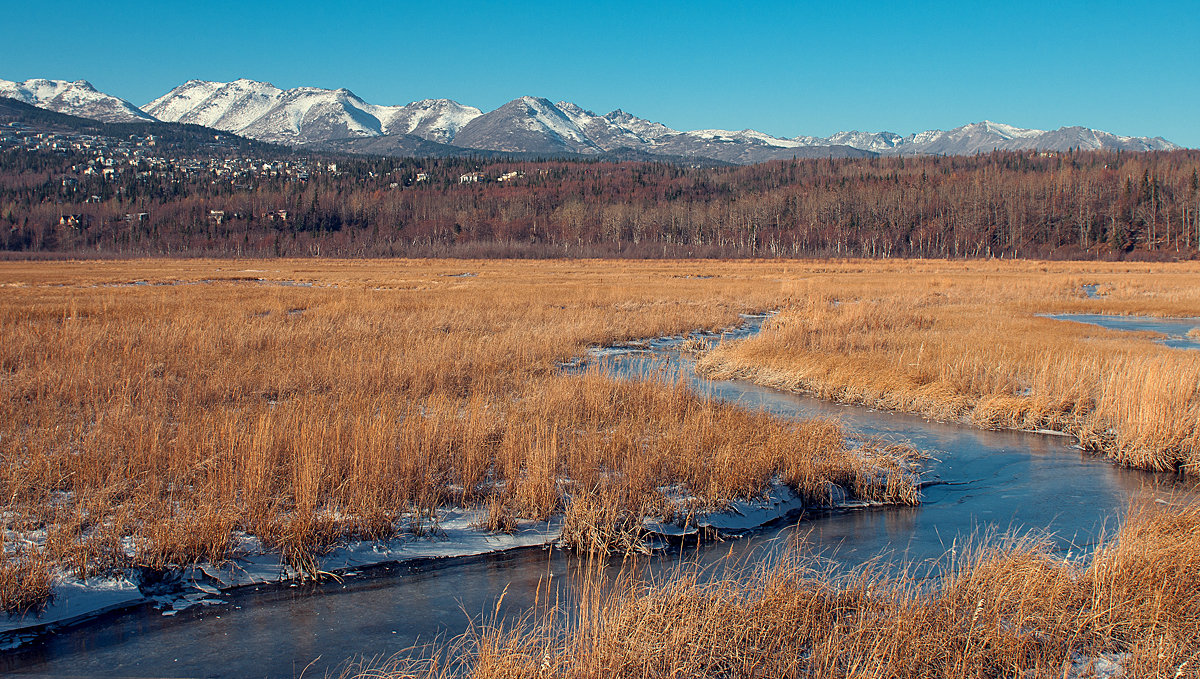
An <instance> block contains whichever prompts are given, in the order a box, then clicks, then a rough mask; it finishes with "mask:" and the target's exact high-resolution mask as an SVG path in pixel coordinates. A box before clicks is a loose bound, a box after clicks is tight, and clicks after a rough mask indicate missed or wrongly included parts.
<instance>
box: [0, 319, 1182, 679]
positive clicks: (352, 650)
mask: <svg viewBox="0 0 1200 679" xmlns="http://www.w3.org/2000/svg"><path fill="white" fill-rule="evenodd" d="M761 322H762V319H761V318H751V319H748V322H747V325H746V326H745V327H744V328H742V329H740V330H739V331H737V332H736V333H732V334H733V335H735V336H744V335H746V334H750V333H753V332H755V331H757V328H758V325H759V324H760V323H761ZM677 344H678V342H677V341H671V340H665V341H662V340H660V341H655V342H651V343H649V344H647V345H646V346H644V347H640V348H637V349H633V350H607V351H604V352H600V353H602V354H603V360H604V364H605V365H606V366H607V369H608V370H610V371H612V372H613V373H615V374H618V375H621V376H625V377H636V376H648V377H651V378H663V379H674V377H673V376H674V375H679V374H682V375H683V377H684V379H687V380H688V381H689V382H690V383H691V384H692V385H693V386H694V387H695V388H696V389H698V390H699V391H701V392H703V393H706V394H709V395H712V396H715V397H719V398H724V399H728V400H732V401H737V402H739V403H741V404H743V405H744V406H746V407H749V408H763V409H766V410H768V411H770V412H773V413H776V414H778V415H781V416H784V417H797V418H807V417H813V416H825V417H836V418H839V419H840V420H841V421H842V422H843V423H844V425H845V427H846V429H847V430H849V431H851V432H854V433H856V434H864V435H881V436H887V437H893V438H896V439H900V440H907V441H909V442H911V443H912V444H914V445H915V446H917V447H919V448H921V449H923V450H925V451H927V452H928V453H929V454H930V455H931V456H932V457H933V458H935V459H931V460H930V461H929V462H928V466H929V472H928V473H927V477H926V478H927V480H930V481H933V482H934V483H933V485H930V486H929V487H927V488H926V489H925V493H924V503H923V504H922V505H921V506H920V507H913V508H885V509H860V510H845V511H836V512H825V513H815V514H811V515H809V516H807V517H805V518H803V519H802V520H801V521H799V522H798V523H795V524H791V525H777V526H774V527H770V528H767V529H764V530H761V531H758V532H756V533H754V534H752V535H750V536H748V537H746V538H744V539H741V540H736V541H728V542H718V543H715V544H710V545H705V546H702V547H700V548H699V549H697V548H696V547H695V546H694V545H693V546H688V547H686V548H685V549H684V551H685V552H686V558H696V559H699V560H701V561H713V560H717V559H720V558H722V557H724V556H725V555H727V554H729V553H730V551H731V550H732V551H733V552H734V554H735V556H738V555H740V556H742V557H744V558H762V557H763V555H766V554H770V553H772V552H773V551H777V550H779V549H782V548H783V545H785V544H786V543H787V542H788V538H799V539H802V540H803V541H804V542H806V544H807V545H808V546H809V547H810V548H811V549H813V550H817V551H819V552H821V553H823V554H824V555H826V556H829V557H832V558H834V559H836V560H838V561H841V562H843V563H847V564H858V563H861V562H863V561H864V560H867V559H871V558H874V557H876V556H878V555H880V554H883V555H885V556H886V557H888V558H893V559H910V560H914V559H919V560H924V559H934V558H938V557H941V556H943V555H945V554H946V553H947V551H949V550H950V549H952V548H954V547H956V546H957V545H961V544H962V543H963V540H964V539H966V538H969V537H970V536H972V535H975V534H978V533H981V532H984V531H987V530H989V529H999V530H1006V529H1009V528H1013V529H1017V530H1046V529H1049V530H1050V531H1053V532H1054V533H1055V534H1056V535H1057V537H1056V538H1055V540H1056V543H1057V544H1058V545H1059V547H1060V549H1061V550H1062V552H1063V553H1064V555H1065V554H1067V553H1074V554H1078V553H1079V552H1080V551H1081V550H1086V549H1088V547H1089V545H1091V544H1093V543H1094V541H1095V539H1096V538H1097V536H1098V535H1099V534H1100V532H1101V531H1102V530H1103V528H1104V527H1105V526H1106V525H1107V526H1108V527H1109V528H1111V527H1113V526H1114V525H1115V524H1116V522H1117V520H1118V519H1119V517H1120V515H1121V514H1122V512H1123V510H1124V509H1125V508H1126V507H1127V506H1128V503H1129V501H1130V499H1131V498H1135V497H1139V496H1145V495H1152V494H1157V493H1160V492H1165V489H1164V490H1159V488H1160V487H1161V486H1164V485H1168V486H1169V485H1171V484H1173V482H1174V479H1173V477H1168V476H1163V475H1153V474H1148V473H1143V472H1136V471H1130V470H1125V469H1119V468H1116V467H1114V466H1112V465H1111V464H1109V463H1108V462H1106V461H1104V460H1102V459H1098V458H1094V457H1092V456H1089V455H1086V454H1083V453H1081V452H1080V451H1079V450H1078V449H1076V448H1074V447H1073V443H1074V442H1073V440H1072V439H1070V438H1066V437H1061V436H1052V435H1044V434H1034V433H1026V432H1015V431H982V430H976V429H971V428H968V427H964V426H958V425H953V424H942V423H936V422H928V421H926V420H924V419H922V418H920V417H915V416H911V415H903V414H893V413H881V412H875V411H872V410H869V409H866V408H861V407H854V406H840V405H835V404H831V403H827V402H823V401H819V400H816V399H812V398H807V397H804V396H797V395H794V394H787V393H781V392H778V391H775V390H772V389H768V388H763V387H759V386H756V385H753V384H748V383H744V382H706V381H703V380H699V379H697V378H695V376H694V375H693V373H692V359H691V358H690V356H688V355H686V354H680V353H679V352H678V351H676V350H675V346H676V345H677ZM681 558H683V557H682V556H681V554H680V550H679V549H667V550H664V551H663V552H661V553H659V555H658V556H655V557H650V558H644V559H642V560H641V561H640V562H639V564H638V567H639V568H643V569H648V570H650V571H656V572H662V571H664V569H668V568H670V567H672V566H673V565H674V564H676V563H678V561H679V560H680V559H681ZM617 565H618V564H617V563H616V562H614V564H613V568H614V569H615V568H616V567H617ZM577 567H578V566H577V564H576V563H574V562H573V560H572V557H571V556H570V555H568V554H564V553H563V552H562V551H560V550H543V549H540V548H534V549H529V550H524V551H517V552H509V553H506V554H500V555H494V556H488V557H475V558H470V559H466V560H457V561H454V560H451V561H447V560H441V561H428V562H424V563H417V564H409V565H405V566H393V567H388V568H380V569H374V570H370V571H363V572H362V573H361V574H360V575H358V576H357V577H350V578H346V579H345V581H344V582H342V583H337V582H326V583H321V584H315V585H300V586H287V585H282V586H281V585H272V586H260V587H257V588H247V589H245V590H239V591H235V592H233V593H227V594H223V595H222V597H221V598H222V599H223V600H224V601H225V603H222V604H219V605H215V606H198V607H195V608H191V609H188V610H185V611H182V612H180V613H179V614H178V615H175V616H173V617H164V616H163V615H162V614H161V612H160V611H158V610H156V609H154V608H152V607H150V606H143V607H139V608H137V609H134V610H131V611H128V612H125V613H121V614H117V615H111V616H108V617H105V618H103V619H101V620H98V621H95V622H92V623H89V624H87V625H84V626H81V627H79V628H77V629H73V630H68V631H65V632H62V633H60V634H57V635H53V636H51V637H48V638H47V639H45V640H42V641H39V642H36V643H34V644H32V645H30V646H27V647H24V648H21V649H18V650H15V651H10V652H8V653H6V654H3V655H0V674H3V675H6V676H25V677H28V676H47V677H49V676H54V677H71V676H89V677H293V676H297V675H299V674H300V672H301V671H302V670H303V669H304V667H305V665H307V664H308V663H309V662H310V661H314V660H315V662H314V664H313V665H312V667H310V668H309V669H308V670H307V671H306V672H305V676H307V677H322V676H324V675H325V673H326V672H327V671H329V670H330V669H331V668H335V667H337V666H338V665H339V664H341V663H342V662H343V661H345V660H346V659H347V658H349V657H352V656H361V655H367V656H375V655H380V654H384V655H387V654H391V653H394V652H396V651H400V650H402V649H404V648H406V647H408V646H411V645H412V644H414V643H417V642H419V641H421V642H424V641H431V640H433V639H434V638H435V637H437V636H438V635H441V636H443V637H445V636H454V635H457V634H459V633H460V632H462V631H464V630H465V629H466V627H467V624H468V619H467V614H471V615H473V616H476V617H478V616H479V615H480V614H482V613H484V612H488V613H490V612H491V611H492V610H493V609H494V608H495V606H496V601H497V599H498V598H499V596H500V594H501V592H502V591H504V590H505V588H507V594H506V595H505V596H504V599H503V605H502V606H501V607H500V613H501V615H502V616H505V615H520V614H522V613H524V612H525V611H527V610H528V609H529V607H530V606H531V605H532V603H533V599H534V595H535V592H536V591H537V590H538V587H539V583H542V585H541V586H542V591H543V593H544V591H545V583H544V581H545V579H546V578H547V577H548V576H552V577H553V581H554V582H558V583H562V582H568V583H569V582H570V581H571V580H572V578H573V577H574V572H575V570H576V568H577Z"/></svg>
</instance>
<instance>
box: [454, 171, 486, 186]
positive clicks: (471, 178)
mask: <svg viewBox="0 0 1200 679" xmlns="http://www.w3.org/2000/svg"><path fill="white" fill-rule="evenodd" d="M481 179H483V174H482V173H479V172H468V173H466V174H464V175H461V176H459V178H458V183H459V184H478V183H479V181H480V180H481Z"/></svg>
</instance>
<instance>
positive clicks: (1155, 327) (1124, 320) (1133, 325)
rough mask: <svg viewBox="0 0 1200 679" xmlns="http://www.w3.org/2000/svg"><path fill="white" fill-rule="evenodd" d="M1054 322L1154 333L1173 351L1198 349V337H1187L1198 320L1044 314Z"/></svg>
mask: <svg viewBox="0 0 1200 679" xmlns="http://www.w3.org/2000/svg"><path fill="white" fill-rule="evenodd" d="M1045 317H1046V318H1053V319H1054V320H1056V321H1074V322H1076V323H1087V324H1088V325H1098V326H1100V327H1102V328H1108V329H1109V330H1123V331H1125V332H1155V333H1159V334H1161V335H1164V337H1163V338H1162V339H1160V340H1157V341H1158V342H1159V343H1160V344H1165V345H1166V346H1168V347H1173V348H1175V349H1200V337H1194V336H1189V335H1188V333H1189V332H1191V331H1192V330H1197V329H1200V318H1158V317H1155V316H1108V315H1105V314H1045Z"/></svg>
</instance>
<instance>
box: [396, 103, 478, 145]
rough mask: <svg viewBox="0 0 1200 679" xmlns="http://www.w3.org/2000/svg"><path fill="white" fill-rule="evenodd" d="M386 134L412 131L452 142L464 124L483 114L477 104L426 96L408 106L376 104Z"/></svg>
mask: <svg viewBox="0 0 1200 679" xmlns="http://www.w3.org/2000/svg"><path fill="white" fill-rule="evenodd" d="M375 110H376V116H377V117H378V118H379V121H380V123H381V124H382V126H383V133H384V134H411V135H415V136H418V137H421V138H422V139H428V140H430V141H436V142H441V143H443V144H447V143H450V142H451V141H452V140H453V139H454V137H455V135H457V134H458V131H459V130H461V129H462V128H463V126H464V125H466V124H467V123H469V122H471V121H472V120H474V119H475V118H478V117H479V116H481V115H483V111H480V110H479V109H477V108H475V107H474V106H463V105H462V104H460V103H458V102H457V101H453V100H450V99H422V100H421V101H414V102H412V103H411V104H406V105H404V106H376V107H375Z"/></svg>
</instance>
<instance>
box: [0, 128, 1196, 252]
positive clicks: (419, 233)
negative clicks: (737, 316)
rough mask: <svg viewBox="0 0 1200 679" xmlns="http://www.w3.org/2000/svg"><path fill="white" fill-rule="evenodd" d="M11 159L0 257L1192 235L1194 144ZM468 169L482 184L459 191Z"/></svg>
mask: <svg viewBox="0 0 1200 679" xmlns="http://www.w3.org/2000/svg"><path fill="white" fill-rule="evenodd" d="M20 153H21V154H23V155H20V156H18V155H17V154H16V152H12V153H6V154H3V155H0V248H3V249H5V250H9V251H16V252H26V253H32V252H61V253H70V254H80V253H101V254H180V255H187V254H221V255H316V254H320V255H342V256H391V255H467V256H604V255H625V256H743V257H758V256H808V255H839V256H866V257H897V256H905V257H907V256H920V257H998V256H1043V257H1114V256H1120V257H1130V256H1133V257H1164V258H1165V257H1192V256H1194V255H1195V254H1196V253H1197V249H1198V246H1200V220H1197V215H1198V214H1200V178H1198V174H1197V173H1198V168H1200V152H1197V151H1176V152H1157V153H1113V152H1067V153H1029V152H996V153H991V154H986V155H979V156H969V157H916V158H911V157H910V158H872V159H820V160H792V161H778V162H771V163H763V164H760V165H753V166H746V167H721V168H684V167H680V166H677V165H672V164H667V163H619V164H617V163H600V162H581V161H553V160H548V161H540V162H513V161H495V160H481V159H466V160H464V159H441V160H437V159H429V160H420V161H418V160H411V159H410V160H396V159H386V158H376V159H370V158H367V159H342V160H341V161H340V162H339V163H338V166H339V171H338V172H336V173H317V174H314V175H313V176H312V177H311V178H309V179H308V180H307V181H297V180H295V179H294V178H287V177H281V176H274V177H271V176H251V177H240V178H223V177H219V176H216V175H212V174H210V173H206V172H199V173H197V172H194V171H192V172H188V171H184V170H181V169H175V168H165V169H163V168H152V169H148V170H143V171H142V172H140V173H135V172H126V173H123V174H121V175H119V176H114V177H109V178H103V177H97V176H89V177H82V176H74V175H71V171H70V167H71V165H73V164H74V165H75V166H76V167H78V166H79V165H78V160H79V159H72V158H70V157H61V156H48V157H46V158H38V159H31V158H30V157H29V156H31V155H34V154H30V153H29V152H20ZM72 161H75V162H72ZM468 171H471V172H478V173H479V175H480V176H481V177H482V180H480V181H478V182H467V183H460V179H459V178H460V176H461V175H462V174H464V173H466V172H468ZM512 172H516V173H517V175H516V176H515V177H510V179H509V180H507V181H497V180H498V178H499V177H501V176H502V175H504V174H506V173H512ZM421 175H424V178H420V177H421ZM64 177H65V178H67V181H64Z"/></svg>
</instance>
